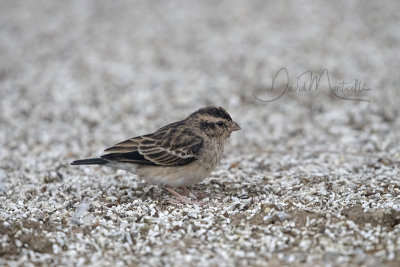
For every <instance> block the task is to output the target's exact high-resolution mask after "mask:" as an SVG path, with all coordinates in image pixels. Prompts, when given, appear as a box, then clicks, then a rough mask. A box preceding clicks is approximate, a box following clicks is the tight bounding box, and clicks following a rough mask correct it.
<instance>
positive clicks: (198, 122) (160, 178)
mask: <svg viewBox="0 0 400 267" xmlns="http://www.w3.org/2000/svg"><path fill="white" fill-rule="evenodd" d="M240 129H241V128H240V126H239V125H238V124H237V123H236V122H234V121H233V120H232V118H231V116H230V115H229V114H228V112H227V111H226V110H225V109H223V108H222V107H216V106H206V107H204V108H201V109H199V110H197V111H196V112H193V113H192V114H190V115H189V116H188V117H187V118H186V119H184V120H181V121H177V122H174V123H171V124H168V125H166V126H164V127H162V128H160V129H158V130H157V131H155V132H154V133H150V134H146V135H141V136H137V137H133V138H130V139H128V140H125V141H123V142H121V143H118V144H116V145H114V146H112V147H110V148H107V149H106V150H105V151H104V152H105V153H106V154H104V155H102V156H100V157H99V158H91V159H82V160H75V161H74V162H72V163H71V165H88V164H96V165H102V166H107V167H112V168H116V169H123V170H127V171H129V172H131V173H134V174H136V175H137V176H138V177H139V178H141V179H143V180H145V181H146V182H148V183H151V184H160V185H164V186H165V189H166V190H168V191H169V192H170V193H171V194H173V195H175V197H176V198H177V200H178V201H179V202H181V203H187V204H201V202H199V201H192V200H190V199H189V198H188V196H189V194H190V191H189V190H188V189H187V188H186V186H190V185H193V184H196V183H199V182H200V181H202V180H203V179H204V178H206V177H207V176H208V175H209V174H210V173H211V171H212V170H214V169H215V167H216V166H217V165H218V164H219V162H220V161H221V158H222V155H223V153H224V143H225V142H226V141H227V140H228V139H229V137H230V135H231V133H232V132H233V131H238V130H240ZM172 187H179V188H180V189H181V190H182V191H183V192H182V194H183V195H181V194H179V193H178V192H176V191H175V190H174V189H173V188H172Z"/></svg>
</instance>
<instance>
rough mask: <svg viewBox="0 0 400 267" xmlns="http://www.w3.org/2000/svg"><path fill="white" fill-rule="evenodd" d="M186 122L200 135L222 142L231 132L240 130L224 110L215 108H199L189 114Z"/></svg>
mask: <svg viewBox="0 0 400 267" xmlns="http://www.w3.org/2000/svg"><path fill="white" fill-rule="evenodd" d="M186 121H187V122H188V123H190V124H191V125H193V126H194V127H196V128H197V129H198V130H199V131H200V132H201V133H203V134H205V135H207V136H209V137H211V138H217V139H222V140H226V139H228V138H229V137H230V135H231V133H232V132H233V131H239V130H240V129H241V128H240V126H239V124H237V123H236V122H234V121H233V120H232V118H231V116H230V115H229V113H228V112H227V111H226V110H225V109H223V108H221V107H216V106H207V107H204V108H201V109H199V110H197V111H196V112H194V113H192V114H190V115H189V117H188V118H187V119H186Z"/></svg>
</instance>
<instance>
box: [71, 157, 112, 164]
mask: <svg viewBox="0 0 400 267" xmlns="http://www.w3.org/2000/svg"><path fill="white" fill-rule="evenodd" d="M107 162H108V161H107V160H105V159H102V158H94V159H80V160H74V161H73V162H72V163H71V165H91V164H98V165H103V164H106V163H107Z"/></svg>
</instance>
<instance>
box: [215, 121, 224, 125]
mask: <svg viewBox="0 0 400 267" xmlns="http://www.w3.org/2000/svg"><path fill="white" fill-rule="evenodd" d="M216 124H217V125H218V126H223V125H224V122H222V121H218V122H217V123H216Z"/></svg>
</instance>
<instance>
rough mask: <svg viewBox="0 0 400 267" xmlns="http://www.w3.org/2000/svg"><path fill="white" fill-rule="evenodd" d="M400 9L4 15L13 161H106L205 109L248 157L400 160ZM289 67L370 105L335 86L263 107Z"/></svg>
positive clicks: (46, 4)
mask: <svg viewBox="0 0 400 267" xmlns="http://www.w3.org/2000/svg"><path fill="white" fill-rule="evenodd" d="M398 8H399V4H398V3H397V2H396V1H385V2H383V3H377V2H373V1H368V2H365V3H361V2H359V1H335V2H319V1H307V2H305V3H304V2H303V3H301V4H300V3H292V2H290V1H219V2H218V3H215V2H213V1H201V2H195V1H189V2H188V1H145V2H143V1H112V2H110V1H67V2H53V1H43V2H40V3H38V2H34V1H22V2H20V1H18V2H13V1H2V2H1V3H0V10H1V11H0V13H1V16H0V54H1V63H0V94H1V98H0V99H1V100H0V101H1V102H0V108H1V115H0V122H1V125H2V127H1V131H0V134H1V140H2V141H1V142H2V144H1V145H2V147H3V149H2V153H1V156H2V158H3V159H4V158H6V157H7V158H8V160H7V161H9V159H10V154H11V158H13V157H17V158H19V159H18V160H17V161H18V162H20V164H22V162H24V160H22V159H21V157H22V158H25V159H26V157H28V158H31V157H32V155H35V154H38V155H40V154H43V153H45V154H48V153H53V154H55V155H57V157H55V158H56V159H57V161H58V160H60V158H61V159H62V160H66V158H69V157H70V155H71V154H72V155H74V156H77V155H80V156H88V155H90V154H93V153H100V152H101V150H100V149H101V148H103V147H105V146H109V145H112V144H114V143H116V142H118V141H120V140H122V139H124V138H127V137H132V136H136V135H140V134H143V133H146V132H148V131H152V130H155V129H157V128H159V127H160V126H162V125H164V124H166V123H167V122H171V121H174V120H178V119H182V118H184V117H186V116H187V115H188V114H189V113H191V112H193V111H194V110H196V109H197V108H199V107H202V106H204V105H207V104H214V105H220V106H223V107H225V108H226V109H227V110H228V111H229V112H230V113H231V114H232V116H233V117H234V118H235V119H236V120H237V121H239V123H240V124H241V125H242V128H243V131H242V132H241V133H239V134H236V135H234V136H233V140H232V145H233V146H236V147H237V148H240V150H241V151H240V153H247V152H249V151H250V150H252V149H257V150H260V149H261V150H263V149H267V150H268V149H276V148H277V147H279V146H284V147H285V149H287V148H288V147H295V148H296V149H305V147H307V148H310V146H312V148H315V149H318V146H319V145H321V144H322V145H323V146H324V148H327V147H326V144H329V143H334V145H335V147H334V148H332V149H335V150H340V149H346V150H350V151H353V152H354V151H362V150H364V149H365V148H366V147H367V148H368V149H369V150H373V151H382V150H387V149H389V148H390V147H392V148H393V145H394V143H393V142H398V141H399V138H398V136H397V135H396V136H394V137H393V138H392V139H391V141H385V140H387V135H391V134H394V130H392V131H389V128H390V127H392V126H393V125H394V124H395V125H396V126H397V127H398V125H399V124H398V103H399V96H398V93H397V88H396V87H397V86H398V85H399V79H398V69H399V67H400V66H399V65H400V61H399V53H398V47H399V38H400V33H399V31H398V30H397V27H398V25H399V24H398V23H399V14H398V12H397V10H398ZM282 67H285V68H286V69H287V71H288V73H289V76H290V79H291V83H292V84H294V83H295V79H296V77H297V76H298V75H299V74H301V73H303V72H305V71H312V72H313V73H314V75H319V73H321V71H322V70H323V69H327V70H329V74H330V79H331V80H332V82H331V83H333V84H338V83H340V82H342V81H351V82H353V81H354V80H355V79H358V80H360V81H362V82H364V83H365V84H366V87H367V88H369V89H371V90H370V91H369V92H368V97H366V98H367V99H369V100H370V102H369V103H365V102H357V101H343V100H340V99H338V98H336V97H332V94H330V92H329V89H328V87H327V84H326V83H325V82H322V83H321V86H320V87H319V90H318V92H317V93H315V92H314V93H308V94H304V93H292V94H285V95H284V96H283V97H282V98H280V99H279V100H277V101H275V102H271V103H263V102H261V101H258V100H256V99H255V98H254V97H253V94H252V93H254V92H255V94H256V95H257V96H259V98H266V97H265V94H266V93H267V92H268V91H267V90H268V89H270V87H271V77H272V76H273V75H275V74H276V73H277V71H278V70H279V69H280V68H282ZM323 80H324V79H323ZM364 98H365V97H364ZM375 123H381V124H379V127H375V128H374V125H375ZM366 125H369V126H370V127H367V128H365V126H366ZM371 127H372V128H371ZM397 130H398V128H397ZM382 131H383V132H382ZM371 135H373V137H374V138H373V139H372V140H371ZM10 137H12V138H10ZM307 140H311V142H312V143H310V142H309V141H307ZM369 143H371V144H369ZM4 148H6V149H4ZM11 148H18V150H16V149H11ZM66 151H68V152H70V153H71V154H68V153H66ZM234 151H237V150H236V149H234ZM234 151H233V152H234ZM20 152H22V154H19V153H20ZM25 162H26V161H25Z"/></svg>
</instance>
